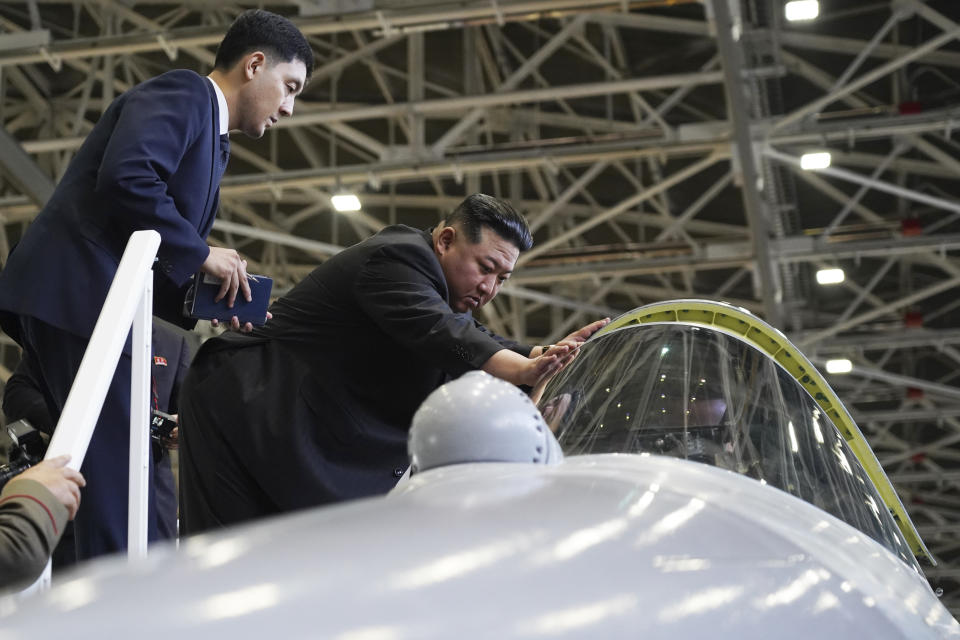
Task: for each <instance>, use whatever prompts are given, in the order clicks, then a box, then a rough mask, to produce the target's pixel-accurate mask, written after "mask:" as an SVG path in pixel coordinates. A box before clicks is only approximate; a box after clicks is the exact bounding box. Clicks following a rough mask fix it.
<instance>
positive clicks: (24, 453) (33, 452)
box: [0, 420, 48, 489]
mask: <svg viewBox="0 0 960 640" xmlns="http://www.w3.org/2000/svg"><path fill="white" fill-rule="evenodd" d="M7 435H8V436H10V440H11V441H12V444H11V445H10V449H9V450H8V453H7V460H8V462H7V464H4V465H0V489H3V487H4V486H6V484H7V482H8V481H9V480H10V478H12V477H14V476H16V475H19V474H21V473H23V472H24V471H26V470H27V469H29V468H30V467H32V466H33V465H35V464H37V463H38V462H40V461H41V460H43V456H44V454H45V453H46V452H47V444H48V440H47V437H46V436H45V435H44V434H42V433H40V432H39V431H37V430H36V429H34V428H33V425H31V424H30V423H29V422H27V421H26V420H17V421H16V422H11V423H10V424H8V425H7Z"/></svg>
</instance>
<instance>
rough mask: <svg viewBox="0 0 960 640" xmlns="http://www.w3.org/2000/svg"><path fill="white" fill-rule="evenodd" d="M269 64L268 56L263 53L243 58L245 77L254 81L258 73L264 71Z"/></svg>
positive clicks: (255, 52) (256, 52) (254, 53)
mask: <svg viewBox="0 0 960 640" xmlns="http://www.w3.org/2000/svg"><path fill="white" fill-rule="evenodd" d="M266 63H267V56H266V54H265V53H263V51H253V52H252V53H248V54H247V55H245V56H244V57H243V76H244V77H245V78H246V79H247V80H253V77H254V76H255V75H256V74H257V72H258V71H262V70H263V68H264V66H265V65H266Z"/></svg>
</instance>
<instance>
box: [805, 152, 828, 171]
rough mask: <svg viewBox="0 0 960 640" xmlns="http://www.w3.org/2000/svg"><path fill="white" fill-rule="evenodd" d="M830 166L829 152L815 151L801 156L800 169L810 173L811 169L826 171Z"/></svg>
mask: <svg viewBox="0 0 960 640" xmlns="http://www.w3.org/2000/svg"><path fill="white" fill-rule="evenodd" d="M829 166H830V152H829V151H814V152H813V153H805V154H803V155H802V156H800V168H801V169H805V170H807V171H810V170H811V169H826V168H827V167H829Z"/></svg>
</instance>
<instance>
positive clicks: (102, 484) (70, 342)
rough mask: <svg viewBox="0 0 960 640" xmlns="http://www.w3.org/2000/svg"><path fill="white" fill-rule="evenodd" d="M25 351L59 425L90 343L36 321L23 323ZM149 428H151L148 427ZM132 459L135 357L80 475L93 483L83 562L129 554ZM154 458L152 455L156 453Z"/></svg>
mask: <svg viewBox="0 0 960 640" xmlns="http://www.w3.org/2000/svg"><path fill="white" fill-rule="evenodd" d="M20 326H21V338H22V341H23V348H24V350H25V351H27V352H29V353H30V355H32V356H34V358H35V359H36V362H37V363H38V369H39V375H40V377H41V380H40V381H39V382H40V383H41V387H42V389H43V392H44V397H45V398H46V400H47V404H48V405H49V408H50V415H51V416H53V417H54V418H55V419H56V420H57V421H59V419H60V413H61V412H62V411H63V406H64V404H65V403H66V400H67V395H68V394H69V393H70V387H71V385H72V384H73V379H74V377H75V376H76V374H77V370H78V369H79V368H80V361H81V360H82V359H83V354H84V352H85V351H86V348H87V343H88V340H87V339H86V338H81V337H79V336H76V335H74V334H72V333H69V332H67V331H63V330H61V329H58V328H56V327H53V326H51V325H48V324H46V323H44V322H41V321H39V320H37V319H35V318H30V317H21V319H20ZM144 428H145V429H146V428H147V425H144ZM129 456H130V356H129V354H126V353H124V354H122V355H121V356H120V361H119V362H118V364H117V370H116V373H115V374H114V376H113V380H112V381H111V383H110V387H109V389H108V390H107V396H106V399H105V400H104V403H103V409H101V411H100V418H99V420H98V421H97V426H96V428H95V429H94V432H93V437H92V438H91V439H90V445H89V447H88V448H87V454H86V457H85V458H84V460H83V465H82V466H81V467H80V472H81V473H82V474H83V476H84V478H85V479H86V481H87V486H86V487H85V488H84V489H83V490H82V493H81V498H80V510H79V511H78V512H77V517H76V519H75V520H74V539H75V544H76V555H77V559H78V560H86V559H89V558H93V557H95V556H99V555H103V554H107V553H113V552H116V551H122V550H124V549H126V548H127V494H128V486H129V474H128V469H129ZM151 458H152V453H151ZM149 469H150V483H149V487H150V491H149V500H150V505H149V515H148V519H147V536H148V539H149V540H150V541H153V540H156V539H157V515H156V498H155V494H154V490H153V461H152V459H151V464H150V465H149Z"/></svg>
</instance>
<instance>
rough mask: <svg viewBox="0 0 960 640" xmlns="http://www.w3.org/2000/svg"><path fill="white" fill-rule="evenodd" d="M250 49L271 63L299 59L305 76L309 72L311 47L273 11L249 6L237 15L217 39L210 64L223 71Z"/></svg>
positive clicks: (311, 60) (310, 69)
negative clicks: (213, 56)
mask: <svg viewBox="0 0 960 640" xmlns="http://www.w3.org/2000/svg"><path fill="white" fill-rule="evenodd" d="M253 51H263V52H264V53H265V54H266V55H267V57H269V58H271V59H272V61H274V62H276V61H279V62H293V61H294V60H299V61H300V62H302V63H303V65H304V66H305V67H306V68H307V77H308V78H309V77H310V74H311V73H313V50H312V49H311V48H310V45H309V44H308V43H307V39H306V38H304V37H303V34H302V33H300V29H298V28H297V27H296V25H294V24H293V23H292V22H290V21H289V20H287V19H286V18H284V17H283V16H280V15H277V14H275V13H271V12H269V11H264V10H263V9H250V10H248V11H244V12H243V13H241V14H240V15H239V16H237V19H236V20H234V21H233V24H232V25H230V28H229V29H227V33H226V35H225V36H223V40H221V41H220V46H219V47H218V48H217V57H216V60H215V61H214V65H213V66H214V67H215V68H217V69H220V70H222V71H226V70H228V69H230V68H231V67H233V65H235V64H237V62H239V61H240V59H241V58H243V56H245V55H247V54H248V53H251V52H253Z"/></svg>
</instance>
